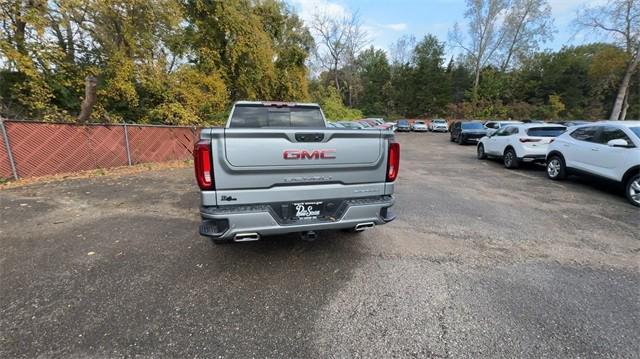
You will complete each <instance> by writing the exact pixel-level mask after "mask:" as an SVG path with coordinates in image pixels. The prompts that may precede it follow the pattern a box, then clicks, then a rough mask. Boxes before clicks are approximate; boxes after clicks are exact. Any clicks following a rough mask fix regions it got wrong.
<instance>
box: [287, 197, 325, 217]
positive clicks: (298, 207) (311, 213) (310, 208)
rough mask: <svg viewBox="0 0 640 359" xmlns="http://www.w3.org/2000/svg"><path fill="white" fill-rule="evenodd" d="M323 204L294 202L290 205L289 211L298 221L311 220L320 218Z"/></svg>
mask: <svg viewBox="0 0 640 359" xmlns="http://www.w3.org/2000/svg"><path fill="white" fill-rule="evenodd" d="M322 205H323V202H321V201H319V202H295V203H292V204H291V207H292V208H291V209H292V211H293V214H294V216H295V217H298V218H299V219H313V218H318V216H320V211H321V210H322Z"/></svg>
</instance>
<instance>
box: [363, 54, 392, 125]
mask: <svg viewBox="0 0 640 359" xmlns="http://www.w3.org/2000/svg"><path fill="white" fill-rule="evenodd" d="M357 63H358V66H359V68H360V70H359V76H360V82H361V83H362V99H361V100H360V102H359V103H358V106H359V108H360V109H361V110H362V112H364V114H365V115H367V116H382V115H388V114H389V101H390V99H389V93H388V91H389V87H390V81H391V69H390V66H389V61H388V60H387V54H386V53H385V52H384V51H383V50H379V49H378V50H376V49H374V48H373V47H370V48H368V49H366V50H365V51H363V52H362V53H361V54H360V55H359V56H358V61H357Z"/></svg>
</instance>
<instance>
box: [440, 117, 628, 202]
mask: <svg viewBox="0 0 640 359" xmlns="http://www.w3.org/2000/svg"><path fill="white" fill-rule="evenodd" d="M492 126H495V127H492V129H495V131H493V132H491V133H486V135H483V136H482V137H481V138H480V139H479V140H478V143H477V145H476V153H477V157H478V159H480V160H483V159H486V158H490V157H493V158H499V159H501V160H502V162H503V163H504V166H505V167H506V168H508V169H515V168H518V167H519V166H520V164H522V163H525V162H540V163H544V164H546V174H547V177H549V178H550V179H552V180H562V179H564V178H566V177H567V176H568V175H588V176H593V177H599V178H603V179H605V180H607V181H611V182H613V183H617V184H620V185H622V186H623V187H624V191H625V195H626V197H627V199H628V200H629V202H630V203H631V204H633V205H634V206H638V207H640V121H601V122H594V123H588V122H587V123H585V124H579V125H577V126H571V127H567V126H564V125H560V124H553V123H546V124H545V123H527V124H524V123H515V122H509V123H505V122H502V123H499V124H498V123H497V122H496V123H495V125H492ZM482 127H483V126H482V124H481V123H480V122H460V121H457V122H455V123H454V124H453V126H452V128H451V141H456V142H458V143H466V142H472V141H474V140H475V139H472V138H471V136H479V135H480V133H481V131H482V129H481V128H482ZM485 130H486V131H487V132H488V129H485ZM476 138H477V137H476Z"/></svg>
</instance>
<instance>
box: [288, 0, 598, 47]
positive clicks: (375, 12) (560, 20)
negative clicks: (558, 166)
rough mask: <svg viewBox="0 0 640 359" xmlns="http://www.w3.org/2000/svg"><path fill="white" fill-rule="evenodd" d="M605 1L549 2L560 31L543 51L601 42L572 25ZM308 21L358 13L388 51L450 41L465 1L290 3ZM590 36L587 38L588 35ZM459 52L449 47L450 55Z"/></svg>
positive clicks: (377, 44)
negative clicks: (423, 41)
mask: <svg viewBox="0 0 640 359" xmlns="http://www.w3.org/2000/svg"><path fill="white" fill-rule="evenodd" d="M602 1H603V0H591V1H588V0H549V4H550V5H551V9H552V12H553V17H554V24H555V28H556V30H557V32H556V33H555V35H554V39H553V41H551V42H548V43H546V44H544V45H542V49H552V50H558V49H560V48H561V47H562V46H563V45H579V44H582V43H585V42H592V41H597V40H599V39H597V38H592V37H591V36H589V35H588V34H585V33H578V34H576V29H575V28H574V27H573V26H572V22H573V20H574V19H575V16H576V10H577V9H578V8H579V7H581V6H584V5H585V4H587V5H588V4H595V2H602ZM288 2H289V3H290V4H291V5H292V6H293V8H294V9H295V10H296V11H297V13H298V14H299V15H300V16H301V17H302V19H304V20H305V21H309V20H310V19H311V16H312V14H313V13H314V12H315V11H316V9H322V11H327V12H328V13H331V14H336V15H341V14H348V13H350V12H353V11H358V12H359V14H360V16H361V18H362V22H363V23H364V26H365V28H366V30H367V32H368V33H369V38H370V42H371V44H372V45H374V46H375V47H378V48H382V49H385V50H388V49H389V46H390V45H391V43H393V42H395V41H396V40H397V39H398V38H399V37H400V36H402V35H404V34H413V35H415V36H416V38H417V39H418V40H419V39H420V38H422V37H423V36H424V35H426V34H429V33H430V34H433V35H436V36H437V37H438V38H439V39H440V41H447V39H448V38H447V33H448V31H449V30H450V29H451V28H452V27H453V24H454V23H456V22H459V23H461V24H464V11H465V1H464V0H288ZM585 35H586V36H585ZM590 37H591V38H590ZM455 52H456V50H455V49H451V48H447V53H448V54H453V53H455Z"/></svg>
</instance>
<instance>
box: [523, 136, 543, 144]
mask: <svg viewBox="0 0 640 359" xmlns="http://www.w3.org/2000/svg"><path fill="white" fill-rule="evenodd" d="M519 140H520V142H522V143H526V142H540V141H541V140H540V139H539V138H527V137H522V138H520V139H519Z"/></svg>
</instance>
